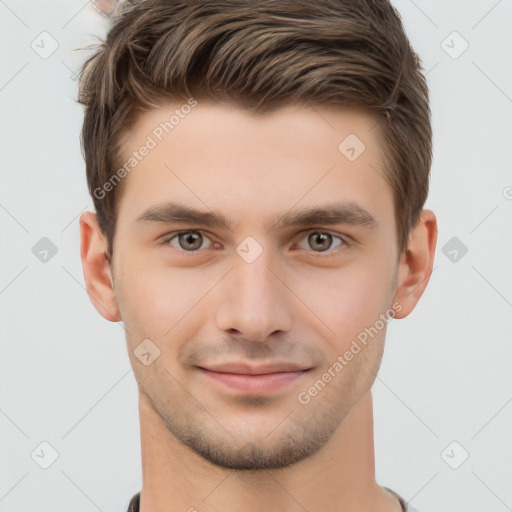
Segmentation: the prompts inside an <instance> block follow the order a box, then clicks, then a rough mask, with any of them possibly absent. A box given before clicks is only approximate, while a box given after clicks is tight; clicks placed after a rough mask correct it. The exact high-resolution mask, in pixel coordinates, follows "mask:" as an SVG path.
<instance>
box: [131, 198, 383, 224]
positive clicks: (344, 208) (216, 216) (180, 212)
mask: <svg viewBox="0 0 512 512" xmlns="http://www.w3.org/2000/svg"><path fill="white" fill-rule="evenodd" d="M136 222H157V223H162V224H171V223H183V224H189V225H202V226H207V227H209V228H224V229H228V230H230V231H232V230H233V227H234V225H235V222H234V220H233V219H232V218H231V217H229V216H226V215H224V214H223V213H222V212H220V211H213V210H210V211H203V210H198V209H195V208H192V207H190V206H187V205H184V204H179V203H173V202H169V203H165V204H161V205H156V206H151V207H149V208H148V209H146V210H145V211H144V212H143V213H142V214H141V215H140V216H139V217H137V220H136ZM310 224H324V225H335V224H349V225H353V226H362V227H366V228H370V229H375V228H376V227H377V226H378V224H379V222H378V221H377V219H376V218H375V217H374V216H373V215H372V214H371V213H370V212H369V211H367V210H365V209H364V208H363V207H361V206H359V205H358V204H356V203H354V202H346V203H331V204H326V205H322V206H314V207H309V208H306V209H303V210H300V211H298V212H291V211H288V212H285V213H283V214H281V215H277V217H276V218H275V219H274V222H273V225H274V227H277V228H278V229H284V228H289V227H297V226H306V225H310Z"/></svg>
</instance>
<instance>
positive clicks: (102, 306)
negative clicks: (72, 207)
mask: <svg viewBox="0 0 512 512" xmlns="http://www.w3.org/2000/svg"><path fill="white" fill-rule="evenodd" d="M80 242H81V243H80V256H81V259H82V269H83V272H84V279H85V286H86V289H87V293H88V294H89V298H90V299H91V302H92V305H93V306H94V307H95V308H96V310H97V311H98V313H99V314H100V315H101V316H102V317H103V318H105V319H107V320H109V321H110V322H119V321H120V320H121V314H120V312H119V308H118V306H117V301H116V297H115V293H114V289H113V281H112V271H111V268H110V263H109V260H108V257H107V253H108V245H107V239H106V237H105V235H104V234H103V232H102V231H101V229H100V227H99V225H98V221H97V218H96V214H94V213H92V212H84V213H82V215H81V216H80Z"/></svg>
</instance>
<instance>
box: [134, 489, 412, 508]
mask: <svg viewBox="0 0 512 512" xmlns="http://www.w3.org/2000/svg"><path fill="white" fill-rule="evenodd" d="M384 489H387V490H388V491H389V492H391V493H392V494H393V495H394V496H396V497H397V498H398V501H400V505H401V507H402V511H403V512H407V504H406V503H405V500H404V499H403V498H402V497H401V496H399V495H398V494H397V493H396V492H395V491H392V490H391V489H389V488H388V487H384ZM139 503H140V492H138V493H137V494H136V495H135V496H134V497H133V498H132V499H131V501H130V505H128V510H127V512H139Z"/></svg>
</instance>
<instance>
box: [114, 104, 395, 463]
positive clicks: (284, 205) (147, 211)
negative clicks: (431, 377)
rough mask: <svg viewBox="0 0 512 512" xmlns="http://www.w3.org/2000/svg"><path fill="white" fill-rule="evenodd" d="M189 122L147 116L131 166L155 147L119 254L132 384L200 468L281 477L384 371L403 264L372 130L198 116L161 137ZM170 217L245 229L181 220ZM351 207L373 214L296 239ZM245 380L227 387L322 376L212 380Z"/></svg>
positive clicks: (343, 112) (308, 118)
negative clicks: (252, 372) (311, 215)
mask: <svg viewBox="0 0 512 512" xmlns="http://www.w3.org/2000/svg"><path fill="white" fill-rule="evenodd" d="M180 106H181V105H180V104H178V103H176V104H170V105H167V106H165V107H162V108H160V109H158V110H155V111H153V112H149V113H145V114H144V115H142V116H141V117H140V118H139V120H138V122H137V123H136V125H135V126H134V127H133V129H131V131H130V132H129V136H128V138H127V142H126V146H125V147H124V155H125V157H126V160H128V158H129V156H130V155H131V154H132V152H133V151H135V150H138V149H139V148H140V147H141V146H143V145H145V144H147V143H148V140H149V139H148V136H150V137H151V139H152V140H153V141H154V142H155V143H156V146H155V147H152V148H151V149H150V150H149V151H148V154H147V156H145V157H144V158H143V159H142V160H141V161H140V162H139V163H138V164H137V165H136V167H135V168H133V170H132V171H131V172H130V173H129V175H128V176H127V177H126V178H124V179H125V180H126V182H125V183H124V185H125V187H124V190H123V193H122V195H121V198H120V202H119V214H118V220H117V227H116V236H115V243H114V251H113V262H112V263H113V281H114V289H115V294H116V301H117V305H118V307H119V311H120V313H121V317H122V320H123V322H124V326H125V328H126V330H127V345H128V349H129V356H130V360H131V364H132V366H133V371H134V374H135V377H136V379H137V382H138V386H139V390H140V392H141V393H142V394H143V396H144V399H147V402H148V403H150V404H151V407H153V408H154V410H155V411H156V413H157V415H158V416H159V417H160V418H161V419H162V421H163V422H164V424H165V425H166V427H167V428H168V429H169V430H170V431H171V432H172V433H173V434H174V435H175V436H176V437H177V438H178V439H179V440H180V441H182V442H183V443H185V444H186V445H188V446H189V447H190V448H191V449H193V450H194V451H195V452H196V453H198V454H200V455H202V456H203V457H205V458H206V459H208V460H210V461H211V462H213V463H214V464H217V465H220V466H224V467H230V468H239V469H243V468H254V469H256V468H276V467H284V466H287V465H289V464H292V463H294V462H297V461H299V460H301V459H303V458H305V457H307V456H310V455H312V454H314V453H316V452H317V451H318V450H319V449H320V448H322V447H323V446H324V445H325V444H326V443H327V442H328V440H329V437H330V436H331V435H332V434H333V433H334V432H335V430H336V429H337V428H338V426H340V424H341V422H342V421H343V418H344V416H345V415H346V414H347V413H348V411H349V410H350V408H351V407H352V405H353V404H354V403H355V402H356V401H357V400H358V399H359V398H360V397H361V396H363V395H364V394H365V393H366V392H367V391H368V390H369V389H370V388H371V386H372V384H373V381H374V380H375V374H376V373H377V371H378V368H379V365H380V361H381V356H382V352H383V347H384V337H385V331H386V329H385V325H386V322H383V321H382V318H383V316H382V315H383V314H386V312H387V311H389V310H390V308H391V306H392V302H393V295H394V291H395V286H396V272H397V258H398V253H397V234H396V228H395V218H394V213H393V197H392V192H391V190H390V188H389V187H388V185H387V184H386V182H385V181H384V179H383V175H384V170H383V167H382V157H381V154H380V150H381V146H380V144H381V141H380V140H379V133H378V127H375V124H376V119H375V118H373V117H371V116H370V115H369V114H366V113H365V112H364V111H362V110H356V109H346V108H345V109H333V108H327V107H322V108H320V107H315V108H299V107H286V108H282V109H280V110H278V111H275V112H273V113H271V114H267V115H264V116H259V117H257V116H254V115H252V114H250V113H248V112H246V111H244V110H241V109H238V108H235V107H227V106H225V105H219V104H210V103H205V102H199V103H198V105H197V106H195V107H194V108H192V109H191V111H190V113H188V114H187V115H183V116H182V118H181V117H180V118H179V122H178V123H177V124H176V125H175V126H174V128H173V129H172V131H169V133H168V134H166V133H165V132H163V133H162V130H161V129H160V130H158V128H157V127H158V126H159V125H160V123H163V122H165V121H168V120H169V118H170V116H171V115H172V114H173V113H174V110H175V109H180ZM186 111H187V112H188V109H187V110H186ZM372 128H373V129H372ZM155 129H156V131H155ZM155 134H159V137H157V135H155ZM350 134H355V135H356V136H357V138H358V139H359V140H360V141H362V142H363V143H364V145H365V149H364V151H362V153H360V152H361V150H362V148H363V146H361V145H360V143H359V142H357V139H355V138H354V136H353V135H351V136H350V138H349V139H347V141H346V142H345V143H344V144H342V146H341V150H340V149H339V146H340V143H342V142H343V141H344V140H345V139H346V138H347V137H348V136H349V135H350ZM158 138H161V140H158ZM152 145H153V144H151V143H150V144H149V146H152ZM351 148H354V150H353V151H352V149H351ZM359 153H360V154H359ZM358 155H359V156H358ZM354 157H356V158H355V159H354ZM170 203H174V204H175V205H182V206H184V207H188V208H191V209H197V210H200V211H202V212H206V213H210V214H212V213H213V212H215V213H220V214H222V215H223V216H224V217H225V218H226V219H227V220H229V221H230V222H231V223H232V224H231V226H230V227H226V226H222V225H216V224H210V223H207V222H203V221H194V222H185V221H184V220H173V219H172V215H171V213H172V212H171V210H170V209H167V206H168V205H169V204H170ZM342 205H344V206H345V208H346V210H345V213H350V212H351V210H350V209H351V208H352V209H354V208H355V207H358V208H359V210H357V211H352V215H348V216H345V217H340V218H338V219H337V220H336V221H334V223H331V222H328V221H327V219H325V218H324V219H317V220H315V221H311V222H308V223H307V224H302V223H299V224H293V223H290V222H285V221H289V220H290V219H291V218H292V217H297V215H298V214H300V213H302V212H303V211H305V210H314V209H329V208H332V207H334V206H336V207H341V206H342ZM370 216H371V217H373V219H374V220H373V221H371V219H370ZM310 220H311V219H310ZM388 317H389V315H388ZM379 319H380V321H379ZM383 324H384V326H383ZM365 329H367V330H366V331H365ZM368 329H370V331H368ZM376 331H377V332H376ZM362 332H366V343H363V342H362V341H361V340H362V337H361V333H362ZM369 332H371V333H372V335H369V334H368V333H369ZM358 336H359V338H358ZM363 338H364V336H363ZM143 340H151V342H148V341H146V342H144V344H143V345H142V346H141V348H139V349H138V350H136V349H137V347H138V346H139V345H140V344H141V343H142V342H143ZM354 341H355V342H356V345H354ZM356 346H358V347H359V351H358V350H357V348H355V347H356ZM156 347H157V349H158V350H159V351H160V352H159V356H158V357H157V358H156V359H154V361H153V362H152V363H151V364H148V365H145V364H143V362H141V360H139V358H138V357H137V355H136V354H138V355H139V357H140V353H141V352H148V349H149V353H151V354H153V356H148V355H146V356H143V357H141V359H143V360H144V358H146V360H151V359H152V357H154V355H155V354H156V353H158V350H157V349H156ZM351 348H352V354H353V357H351V358H350V356H349V357H344V354H345V353H346V352H347V351H350V349H351ZM153 350H155V351H156V352H152V351H153ZM134 351H135V352H134ZM338 356H342V357H343V361H344V363H343V364H342V363H341V362H339V361H340V360H339V359H338ZM336 361H338V365H336V364H335V363H336ZM231 363H232V364H235V363H240V364H241V365H242V366H243V365H244V364H245V365H246V367H245V368H242V367H240V368H238V367H237V368H231V373H237V372H238V373H243V372H244V371H246V370H247V367H252V368H253V369H254V368H256V369H257V367H262V366H263V365H266V364H274V363H275V364H276V366H275V367H274V368H273V370H274V371H277V370H284V369H286V368H284V364H285V363H288V364H289V365H295V367H299V368H302V369H306V368H307V369H308V370H307V371H299V372H296V373H293V374H288V378H286V377H287V376H286V375H283V373H284V372H283V371H281V372H278V373H280V374H281V375H277V376H274V380H273V381H271V379H270V378H269V377H268V376H267V377H262V376H260V377H256V376H252V377H248V376H244V377H236V376H233V375H231V376H229V375H227V374H226V373H224V376H222V375H219V373H222V372H220V371H219V372H218V373H212V372H209V371H207V370H206V368H210V369H214V368H216V369H217V370H219V369H220V370H224V371H226V369H227V370H228V371H229V370H230V368H229V366H226V365H229V364H231ZM221 365H223V366H222V368H221ZM340 365H341V369H340ZM288 369H290V368H288ZM329 369H330V376H331V378H330V379H329V378H328V376H327V377H326V376H325V374H326V372H329ZM260 370H262V369H261V368H260ZM260 373H261V371H260ZM217 377H221V378H217ZM319 380H320V381H322V383H323V384H324V385H322V384H318V381H319ZM315 383H317V387H316V389H317V392H316V393H315V392H314V390H311V388H312V386H314V385H315ZM308 390H309V391H308Z"/></svg>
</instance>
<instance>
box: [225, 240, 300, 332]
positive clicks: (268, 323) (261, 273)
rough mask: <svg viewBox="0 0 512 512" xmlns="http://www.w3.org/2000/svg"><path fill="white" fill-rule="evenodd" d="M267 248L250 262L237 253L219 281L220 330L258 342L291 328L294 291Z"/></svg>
mask: <svg viewBox="0 0 512 512" xmlns="http://www.w3.org/2000/svg"><path fill="white" fill-rule="evenodd" d="M267 252H268V251H265V250H264V251H263V253H262V254H260V256H259V257H258V258H257V259H256V260H255V261H253V262H252V263H248V262H246V261H245V260H244V259H242V258H238V257H237V258H236V259H235V260H234V261H235V263H234V268H233V269H232V270H231V271H230V272H229V273H228V274H227V275H226V277H225V279H223V280H222V282H221V283H219V285H221V286H220V287H219V290H218V293H219V294H220V295H219V296H218V308H217V312H216V321H217V327H218V328H219V329H220V330H222V331H226V332H229V333H230V334H233V333H239V334H240V335H243V336H244V337H245V338H247V339H248V340H252V341H261V342H263V341H266V340H267V339H268V338H269V336H270V335H271V334H273V333H278V332H279V331H282V332H281V333H283V332H285V333H287V332H288V331H290V329H291V327H292V325H293V314H292V308H293V293H292V292H291V291H290V290H289V289H288V287H287V284H286V279H285V278H284V276H283V275H282V274H283V272H282V271H280V270H279V268H278V267H277V266H276V265H275V264H274V263H273V262H272V261H271V259H270V258H269V257H268V256H267Z"/></svg>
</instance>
